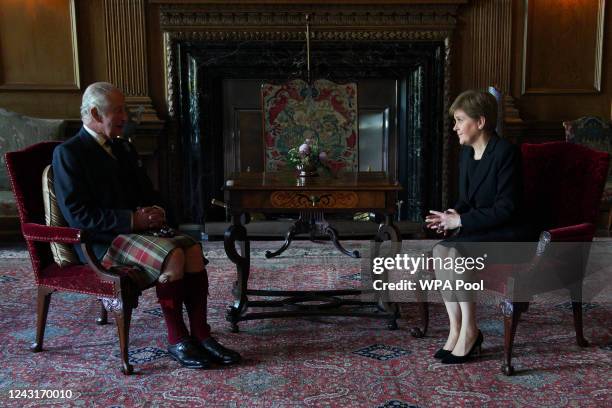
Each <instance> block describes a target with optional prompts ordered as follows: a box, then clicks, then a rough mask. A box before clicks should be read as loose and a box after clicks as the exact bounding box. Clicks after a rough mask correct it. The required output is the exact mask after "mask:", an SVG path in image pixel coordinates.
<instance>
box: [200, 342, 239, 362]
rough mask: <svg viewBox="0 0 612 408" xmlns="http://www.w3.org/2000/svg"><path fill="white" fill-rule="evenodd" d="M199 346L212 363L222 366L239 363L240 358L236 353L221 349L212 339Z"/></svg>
mask: <svg viewBox="0 0 612 408" xmlns="http://www.w3.org/2000/svg"><path fill="white" fill-rule="evenodd" d="M200 346H202V349H204V350H205V351H206V352H207V353H208V356H209V358H210V360H211V361H212V362H214V363H218V364H222V365H231V364H236V363H238V362H240V360H241V357H240V354H238V353H237V352H235V351H233V350H230V349H228V348H226V347H223V346H222V345H221V344H219V342H218V341H217V340H215V339H214V338H213V337H209V338H207V339H206V340H202V341H201V342H200Z"/></svg>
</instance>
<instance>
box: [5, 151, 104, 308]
mask: <svg viewBox="0 0 612 408" xmlns="http://www.w3.org/2000/svg"><path fill="white" fill-rule="evenodd" d="M59 143H60V142H43V143H38V144H35V145H32V146H30V147H27V148H26V149H23V150H20V151H16V152H9V153H6V156H5V157H6V165H7V168H8V174H9V180H10V182H11V186H12V188H13V193H14V194H15V199H16V203H17V210H18V212H19V218H20V220H21V231H22V233H23V236H24V238H25V240H26V244H27V246H28V251H29V252H30V258H31V260H32V267H33V269H34V275H35V278H36V283H37V284H39V285H45V286H48V287H52V288H54V289H58V290H64V291H71V292H80V293H88V294H91V295H96V296H101V297H102V296H103V297H113V296H115V288H114V284H113V283H111V282H108V281H102V280H101V279H100V278H99V277H98V275H97V274H96V273H95V271H94V270H93V269H92V268H91V267H90V266H88V265H73V266H68V267H65V268H60V267H59V266H57V265H56V264H55V262H54V261H53V256H52V254H51V248H50V245H49V244H48V243H49V242H52V241H56V242H62V243H71V244H79V243H80V242H81V238H82V237H81V235H82V232H81V231H80V230H78V229H75V228H66V227H50V226H46V225H43V224H44V207H43V197H42V173H43V170H44V168H45V167H46V166H47V165H48V164H50V163H51V159H52V157H53V156H52V155H53V149H55V147H56V146H57V145H59Z"/></svg>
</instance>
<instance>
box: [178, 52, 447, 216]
mask: <svg viewBox="0 0 612 408" xmlns="http://www.w3.org/2000/svg"><path fill="white" fill-rule="evenodd" d="M176 45H177V54H176V58H177V67H178V73H177V74H178V80H179V84H178V90H179V94H178V105H177V108H178V109H177V118H176V119H178V124H179V135H180V137H179V140H178V142H179V145H178V149H179V151H180V152H181V153H180V154H181V158H182V160H181V161H182V164H183V165H182V168H183V175H182V178H181V183H182V186H181V190H182V192H183V193H182V197H181V199H182V205H181V206H180V207H181V208H182V209H183V213H182V219H183V220H184V221H189V222H195V223H203V222H205V221H206V220H209V221H212V220H221V219H223V218H224V213H223V212H222V211H221V210H220V209H216V208H210V206H209V205H208V203H210V200H211V199H212V198H218V199H222V191H221V187H222V186H223V183H224V179H223V178H224V171H223V165H224V164H223V160H224V151H223V140H222V113H223V108H222V103H223V101H222V91H221V88H222V81H223V80H225V79H249V78H253V79H259V78H265V79H267V80H270V81H284V80H287V79H291V78H296V77H302V78H305V74H306V73H305V69H306V67H305V65H306V62H305V61H306V51H305V46H304V43H303V42H296V41H266V40H257V41H190V40H184V41H183V40H182V41H178V43H177V44H176ZM311 63H312V70H311V74H312V75H311V78H313V79H316V78H321V77H323V78H328V79H332V80H335V81H340V82H344V81H357V82H358V81H359V80H362V79H367V78H384V79H394V80H397V81H398V86H399V89H398V95H399V100H398V101H397V106H396V108H397V119H398V120H397V132H398V133H397V134H398V146H397V148H398V149H397V154H398V164H399V165H398V170H397V177H398V178H399V181H400V183H401V184H402V185H403V186H404V190H403V192H402V193H401V194H400V199H402V200H404V203H405V204H404V207H403V210H402V214H401V216H402V219H410V220H421V219H422V216H423V214H424V212H425V211H426V210H427V209H429V208H439V207H440V206H441V204H442V192H441V190H442V186H441V184H442V180H443V177H442V176H443V175H442V157H443V152H442V149H443V143H442V140H441V139H442V135H443V133H444V132H443V126H444V125H443V123H444V122H443V117H442V115H443V111H444V101H443V98H444V80H445V72H444V69H445V44H444V43H443V42H442V41H388V40H387V41H329V42H327V41H326V42H317V41H313V42H312V51H311Z"/></svg>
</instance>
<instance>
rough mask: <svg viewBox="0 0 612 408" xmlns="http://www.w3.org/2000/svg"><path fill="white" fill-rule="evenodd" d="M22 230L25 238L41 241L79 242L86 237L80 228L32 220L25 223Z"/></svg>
mask: <svg viewBox="0 0 612 408" xmlns="http://www.w3.org/2000/svg"><path fill="white" fill-rule="evenodd" d="M21 232H22V233H23V236H24V238H25V239H27V240H30V241H39V242H60V243H62V244H78V243H80V242H83V241H84V240H85V239H86V237H85V234H84V231H82V230H80V229H78V228H69V227H52V226H48V225H41V224H35V223H30V222H29V223H25V224H23V226H22V227H21Z"/></svg>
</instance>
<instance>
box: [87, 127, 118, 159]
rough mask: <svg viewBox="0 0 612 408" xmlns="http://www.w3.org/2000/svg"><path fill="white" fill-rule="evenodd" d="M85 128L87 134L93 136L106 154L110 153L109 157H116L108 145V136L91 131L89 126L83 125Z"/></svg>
mask: <svg viewBox="0 0 612 408" xmlns="http://www.w3.org/2000/svg"><path fill="white" fill-rule="evenodd" d="M83 128H84V129H85V131H86V132H87V133H89V134H90V135H91V137H93V138H94V140H95V141H96V142H98V144H99V145H100V146H101V147H102V148H103V149H104V150H105V151H106V153H108V154H109V155H111V157H113V158H114V157H115V156H114V155H113V153H112V151H111V148H110V146H109V145H106V144H105V143H106V140H107V138H106V136H103V135H100V134H98V133H96V132H94V131H93V130H91V129H90V128H88V127H87V126H85V125H83Z"/></svg>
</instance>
